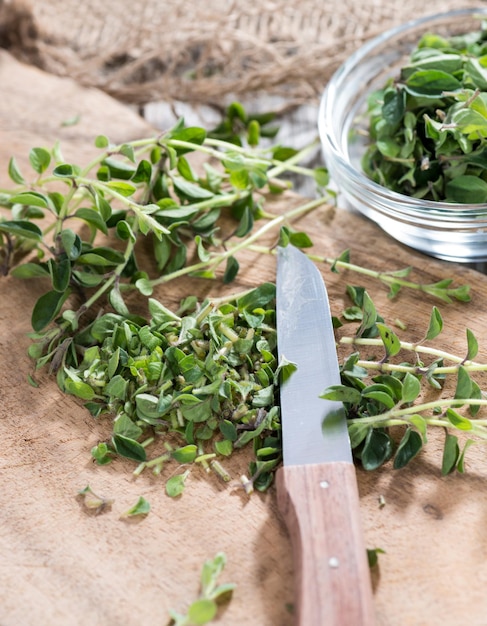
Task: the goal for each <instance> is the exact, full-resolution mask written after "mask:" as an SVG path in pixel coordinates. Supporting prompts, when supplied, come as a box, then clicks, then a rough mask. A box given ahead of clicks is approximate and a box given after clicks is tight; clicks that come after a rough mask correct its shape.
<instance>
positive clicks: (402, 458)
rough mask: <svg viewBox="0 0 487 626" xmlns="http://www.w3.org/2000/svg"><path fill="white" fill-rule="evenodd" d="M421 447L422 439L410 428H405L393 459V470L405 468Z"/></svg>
mask: <svg viewBox="0 0 487 626" xmlns="http://www.w3.org/2000/svg"><path fill="white" fill-rule="evenodd" d="M422 447H423V439H422V437H421V435H420V434H419V433H418V432H417V431H415V430H413V429H412V428H407V429H406V432H405V433H404V435H403V437H402V439H401V442H400V444H399V446H398V448H397V451H396V455H395V457H394V469H401V468H402V467H405V466H406V465H407V464H408V463H409V462H410V461H411V460H412V459H414V457H415V456H416V455H417V454H418V452H419V451H420V450H421V448H422Z"/></svg>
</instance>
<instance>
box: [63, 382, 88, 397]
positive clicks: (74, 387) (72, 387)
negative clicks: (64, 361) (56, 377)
mask: <svg viewBox="0 0 487 626" xmlns="http://www.w3.org/2000/svg"><path fill="white" fill-rule="evenodd" d="M64 388H65V390H66V392H67V393H71V394H73V395H74V396H77V397H78V398H81V399H82V400H93V398H94V397H95V392H94V390H93V388H92V387H90V385H88V383H85V382H83V381H82V380H72V379H70V378H67V379H66V380H65V381H64Z"/></svg>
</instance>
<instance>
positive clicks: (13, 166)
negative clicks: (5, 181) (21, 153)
mask: <svg viewBox="0 0 487 626" xmlns="http://www.w3.org/2000/svg"><path fill="white" fill-rule="evenodd" d="M8 175H9V176H10V178H11V179H12V180H13V182H14V183H16V184H17V185H25V179H24V177H23V176H22V173H21V172H20V169H19V166H18V165H17V161H16V160H15V157H12V158H11V159H10V161H9V162H8Z"/></svg>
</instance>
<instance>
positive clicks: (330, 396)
mask: <svg viewBox="0 0 487 626" xmlns="http://www.w3.org/2000/svg"><path fill="white" fill-rule="evenodd" d="M361 397H362V394H361V393H360V391H359V390H358V389H355V388H354V387H347V386H346V385H330V386H329V387H327V388H326V389H325V390H324V391H323V393H321V394H320V398H323V399H324V400H334V401H337V402H344V403H347V404H358V403H359V402H360V399H361Z"/></svg>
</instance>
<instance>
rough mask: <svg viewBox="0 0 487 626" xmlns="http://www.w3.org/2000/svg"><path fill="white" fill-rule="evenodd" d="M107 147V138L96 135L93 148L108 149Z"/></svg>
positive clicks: (108, 142)
mask: <svg viewBox="0 0 487 626" xmlns="http://www.w3.org/2000/svg"><path fill="white" fill-rule="evenodd" d="M109 145H110V141H109V140H108V137H107V136H106V135H98V136H97V137H96V138H95V146H96V147H97V148H108V146H109Z"/></svg>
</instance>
